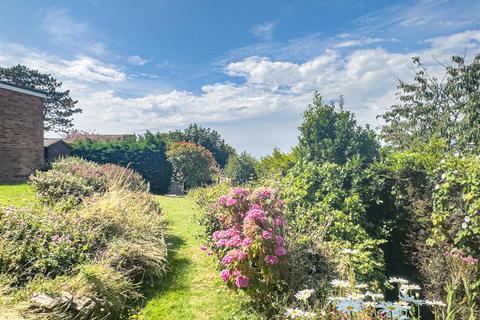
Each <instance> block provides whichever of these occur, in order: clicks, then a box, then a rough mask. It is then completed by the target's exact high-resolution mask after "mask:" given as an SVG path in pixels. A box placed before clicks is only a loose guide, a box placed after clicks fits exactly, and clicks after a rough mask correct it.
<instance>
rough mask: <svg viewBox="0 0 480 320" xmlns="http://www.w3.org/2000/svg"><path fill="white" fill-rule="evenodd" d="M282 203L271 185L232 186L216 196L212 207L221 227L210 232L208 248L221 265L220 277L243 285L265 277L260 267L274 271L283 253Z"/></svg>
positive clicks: (284, 250) (239, 286) (238, 285)
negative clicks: (210, 244) (229, 190)
mask: <svg viewBox="0 0 480 320" xmlns="http://www.w3.org/2000/svg"><path fill="white" fill-rule="evenodd" d="M283 206H284V204H283V201H282V200H281V199H279V195H278V190H276V189H271V188H261V189H257V190H255V191H254V192H252V193H251V192H250V190H248V189H245V188H234V189H232V191H231V192H230V193H229V194H227V195H223V196H221V197H219V198H218V201H217V204H216V205H215V206H214V209H213V210H212V211H214V212H215V215H216V217H217V222H218V223H219V224H220V225H221V226H222V228H221V229H219V230H216V231H214V232H213V234H212V239H213V246H212V249H213V250H214V251H215V252H216V253H217V255H218V256H219V260H221V264H222V265H223V266H224V269H223V270H222V271H221V272H220V277H221V279H222V280H223V281H225V282H226V283H231V284H232V285H234V286H236V287H238V288H247V287H249V286H251V285H252V283H254V282H258V281H262V280H263V281H265V279H262V277H263V275H264V274H265V272H262V271H261V270H262V269H269V270H270V271H269V272H267V273H268V274H272V272H271V271H273V274H278V272H279V270H280V264H281V259H282V257H284V256H285V255H287V249H286V248H285V240H284V238H283V234H284V229H285V219H284V217H283ZM253 266H255V268H254V267H253ZM269 280H271V279H269Z"/></svg>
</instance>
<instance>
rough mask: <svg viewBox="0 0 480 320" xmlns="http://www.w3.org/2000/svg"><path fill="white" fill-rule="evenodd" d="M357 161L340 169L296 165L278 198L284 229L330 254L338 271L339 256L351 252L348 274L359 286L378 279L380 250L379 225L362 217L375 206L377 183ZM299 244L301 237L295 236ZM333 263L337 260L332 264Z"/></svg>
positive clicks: (381, 261) (329, 165)
mask: <svg viewBox="0 0 480 320" xmlns="http://www.w3.org/2000/svg"><path fill="white" fill-rule="evenodd" d="M361 166H362V165H361V163H360V161H359V160H358V159H357V160H355V159H353V160H350V161H349V162H348V163H347V164H345V165H338V164H333V163H324V164H314V163H312V162H306V163H298V164H297V165H295V166H294V167H293V168H292V169H291V170H290V171H289V172H288V174H287V175H286V177H285V178H284V179H283V181H282V184H283V188H282V189H281V190H282V194H283V195H284V199H285V203H286V206H287V208H288V209H289V210H288V211H287V218H288V221H289V225H290V228H293V229H294V230H295V231H296V233H297V234H299V235H301V234H321V235H322V236H321V237H317V239H319V241H320V243H312V245H315V246H323V244H322V242H326V243H329V246H330V247H331V248H332V249H335V251H336V253H337V254H335V255H332V256H333V257H336V258H339V259H334V260H333V261H332V262H335V263H336V265H337V266H338V267H341V265H340V264H341V258H340V257H341V256H342V255H341V251H342V250H344V249H353V250H357V251H359V254H358V255H356V256H355V257H354V258H355V260H356V261H355V264H354V268H353V269H354V270H355V276H356V277H357V279H358V280H359V281H363V280H376V281H378V282H380V281H381V280H383V279H384V259H383V252H382V250H381V248H380V245H381V244H382V243H384V242H385V240H384V239H382V238H381V235H382V232H381V228H382V226H383V223H384V222H383V221H382V220H377V221H375V220H370V219H369V216H368V214H367V212H368V211H369V210H372V209H373V208H374V207H375V206H376V200H377V199H376V198H375V196H376V195H377V194H376V190H378V188H379V187H380V183H381V181H379V180H376V178H375V177H374V176H372V175H369V174H368V173H367V172H366V171H362V170H361ZM300 239H301V237H300ZM337 260H338V261H337Z"/></svg>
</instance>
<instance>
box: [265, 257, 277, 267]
mask: <svg viewBox="0 0 480 320" xmlns="http://www.w3.org/2000/svg"><path fill="white" fill-rule="evenodd" d="M265 263H266V264H269V265H274V264H277V263H278V258H277V257H276V256H266V257H265Z"/></svg>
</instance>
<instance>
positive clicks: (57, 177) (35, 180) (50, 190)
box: [30, 157, 148, 210]
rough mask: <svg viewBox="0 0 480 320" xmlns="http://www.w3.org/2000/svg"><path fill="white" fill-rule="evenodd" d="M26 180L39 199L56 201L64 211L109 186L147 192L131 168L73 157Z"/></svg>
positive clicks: (49, 201)
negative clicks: (29, 182) (28, 180)
mask: <svg viewBox="0 0 480 320" xmlns="http://www.w3.org/2000/svg"><path fill="white" fill-rule="evenodd" d="M30 181H31V183H32V186H33V187H34V189H35V190H36V192H37V195H38V197H39V198H40V200H41V201H42V202H44V203H48V204H57V203H59V204H61V206H62V207H63V208H64V210H67V209H69V208H70V207H73V206H75V205H78V204H79V203H81V202H82V201H83V199H84V198H85V197H89V196H93V195H94V194H102V193H104V192H105V191H107V190H108V189H112V188H126V189H129V190H132V191H145V192H147V191H148V184H147V183H146V182H145V180H143V178H142V177H141V176H140V175H139V174H138V173H136V172H135V171H133V170H132V169H128V168H123V167H120V166H118V165H115V164H104V165H98V164H96V163H94V162H90V161H87V160H84V159H81V158H77V157H68V158H63V159H60V160H58V161H56V162H54V163H53V164H52V169H51V170H49V171H46V172H42V171H37V172H36V173H35V175H33V176H31V177H30Z"/></svg>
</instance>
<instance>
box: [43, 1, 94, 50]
mask: <svg viewBox="0 0 480 320" xmlns="http://www.w3.org/2000/svg"><path fill="white" fill-rule="evenodd" d="M43 29H44V30H46V31H47V32H48V33H49V34H50V36H52V37H53V39H54V40H57V41H61V42H70V41H72V40H73V39H77V38H78V37H80V36H83V35H84V34H85V33H86V32H88V30H89V27H88V25H87V24H85V23H81V22H78V21H76V20H75V19H73V18H72V16H71V14H70V11H69V10H68V9H66V8H58V7H53V8H49V9H48V10H47V12H46V15H45V18H44V19H43Z"/></svg>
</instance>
